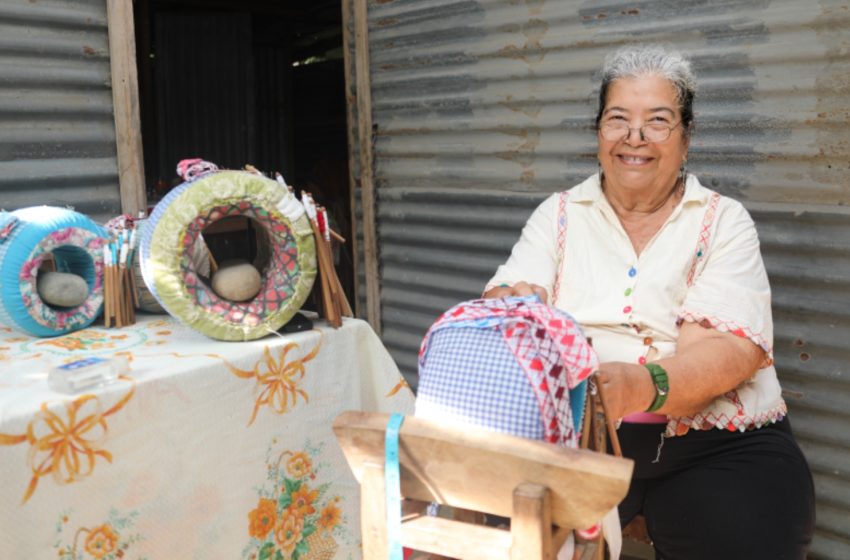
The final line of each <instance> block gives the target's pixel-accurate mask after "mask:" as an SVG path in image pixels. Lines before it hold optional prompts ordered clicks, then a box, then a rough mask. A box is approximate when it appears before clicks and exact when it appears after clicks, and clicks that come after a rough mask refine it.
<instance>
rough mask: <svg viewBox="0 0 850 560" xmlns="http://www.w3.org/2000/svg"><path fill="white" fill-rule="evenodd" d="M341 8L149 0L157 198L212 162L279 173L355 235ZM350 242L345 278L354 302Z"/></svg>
mask: <svg viewBox="0 0 850 560" xmlns="http://www.w3.org/2000/svg"><path fill="white" fill-rule="evenodd" d="M341 9H342V8H341V3H340V2H339V0H330V1H328V0H295V1H293V0H290V1H287V2H279V1H275V0H240V1H237V0H137V1H136V2H135V7H134V10H135V20H136V48H137V55H138V68H139V90H140V105H141V106H140V112H141V119H142V140H143V144H144V157H145V177H146V181H147V185H146V188H147V195H148V201H149V204H150V205H151V206H152V205H153V204H155V203H156V202H157V201H158V200H159V199H161V198H162V196H163V195H164V194H165V193H167V192H168V190H169V189H170V188H172V187H173V186H175V185H176V184H178V183H179V179H178V178H177V174H176V172H175V166H176V164H177V162H178V161H179V160H181V159H184V158H191V157H200V158H203V159H206V160H208V161H212V162H214V163H216V164H217V165H219V167H222V168H229V169H241V168H242V167H243V166H244V165H245V164H251V165H253V166H254V167H256V168H257V169H259V170H261V171H263V172H266V173H274V172H275V171H279V172H281V173H282V174H283V176H284V177H285V178H286V181H287V183H289V184H290V185H293V186H294V187H295V188H296V189H297V190H298V191H299V192H300V190H302V189H304V190H308V191H310V192H311V193H312V194H313V195H314V198H316V199H317V201H318V202H319V203H320V204H323V205H324V206H326V207H327V208H328V212H329V213H330V214H331V220H332V222H333V224H334V226H333V227H334V229H335V230H336V231H338V232H339V233H340V234H341V235H343V236H344V237H345V238H346V239H351V223H350V222H351V207H350V189H349V182H348V149H347V136H346V107H345V99H346V96H345V74H344V65H343V54H342V53H343V43H342V14H341ZM349 247H350V243H347V244H346V245H345V246H343V247H342V248H341V250H340V251H339V254H338V255H337V261H338V267H337V268H338V270H337V273H338V275H339V277H340V280H341V281H342V284H343V286H344V288H345V290H346V293H347V295H348V298H349V301H354V300H353V282H354V278H353V264H352V257H351V252H350V250H349Z"/></svg>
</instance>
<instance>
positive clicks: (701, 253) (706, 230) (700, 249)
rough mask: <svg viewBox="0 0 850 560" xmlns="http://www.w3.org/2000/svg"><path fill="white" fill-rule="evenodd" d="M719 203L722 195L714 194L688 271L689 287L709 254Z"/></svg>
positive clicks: (703, 219) (703, 220) (706, 211)
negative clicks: (712, 228)
mask: <svg viewBox="0 0 850 560" xmlns="http://www.w3.org/2000/svg"><path fill="white" fill-rule="evenodd" d="M719 202H720V195H719V194H717V193H714V194H712V195H711V201H710V202H709V203H708V208H706V210H705V214H704V215H703V218H702V227H701V228H700V232H699V238H698V239H697V247H696V249H695V250H694V260H693V261H692V262H691V268H690V270H689V271H688V280H687V283H688V287H690V286H693V284H694V277H695V276H696V271H697V265H698V264H699V263H700V261H701V260H702V259H703V257H705V255H706V253H707V252H708V244H709V242H710V241H711V224H713V223H714V216H715V214H716V213H717V204H718V203H719Z"/></svg>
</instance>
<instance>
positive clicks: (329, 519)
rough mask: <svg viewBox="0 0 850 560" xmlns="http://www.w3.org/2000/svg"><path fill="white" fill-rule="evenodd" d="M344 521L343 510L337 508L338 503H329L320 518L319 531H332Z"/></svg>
mask: <svg viewBox="0 0 850 560" xmlns="http://www.w3.org/2000/svg"><path fill="white" fill-rule="evenodd" d="M341 519H342V510H341V509H339V508H338V507H336V501H333V502H331V503H329V504H328V505H327V506H325V508H324V509H322V514H321V515H320V516H319V522H318V525H319V529H321V530H322V531H330V530H332V529H333V528H334V527H336V526H337V525H339V522H340V520H341Z"/></svg>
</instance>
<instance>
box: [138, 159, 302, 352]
mask: <svg viewBox="0 0 850 560" xmlns="http://www.w3.org/2000/svg"><path fill="white" fill-rule="evenodd" d="M178 174H180V175H181V177H182V178H183V179H184V182H183V183H182V184H180V185H178V186H177V187H175V188H174V189H173V190H171V191H170V192H169V193H168V194H167V195H166V196H165V198H163V199H162V201H160V202H159V203H158V204H157V205H156V207H155V208H154V210H153V212H152V213H151V215H150V217H149V218H148V220H147V221H146V222H145V224H144V226H143V229H142V231H141V244H140V253H141V262H140V265H141V271H142V276H143V278H144V281H145V284H146V285H147V287H148V290H149V291H150V293H151V294H152V295H153V296H154V297H155V298H156V300H157V302H158V303H159V304H160V305H161V306H162V308H163V309H165V310H166V311H167V312H168V313H169V314H171V315H172V316H174V317H175V318H177V319H179V320H181V321H182V322H184V323H186V324H187V325H189V326H191V327H192V328H194V329H195V330H197V331H199V332H201V333H203V334H205V335H207V336H209V337H210V338H215V339H218V340H253V339H257V338H260V337H263V336H266V335H268V334H270V333H271V332H276V331H277V330H278V329H279V328H280V327H281V326H283V325H284V324H285V323H286V322H287V321H288V320H289V319H291V318H292V316H293V315H294V314H295V313H296V312H297V311H298V310H299V309H300V308H301V306H302V305H303V303H304V301H305V300H306V298H307V296H308V295H309V293H310V290H311V288H312V286H313V282H314V280H315V277H316V273H317V271H316V243H315V240H314V235H313V229H312V225H311V221H310V219H309V218H308V217H307V215H306V213H305V211H304V207H303V206H302V205H301V203H300V202H299V201H298V199H297V198H296V197H295V196H294V194H293V193H292V192H291V191H290V190H289V189H288V188H286V187H285V186H283V185H281V184H280V183H278V182H277V181H275V180H273V179H269V178H268V177H265V176H264V175H262V174H261V173H259V172H256V170H253V169H252V168H251V170H249V171H241V170H240V171H235V170H219V169H218V167H217V166H215V165H214V164H212V163H209V162H206V161H203V160H200V159H192V160H183V161H181V162H180V164H178ZM235 228H241V231H244V232H245V233H246V234H247V235H250V236H252V238H251V242H250V243H249V245H250V246H251V247H252V249H251V251H250V254H248V253H246V254H242V255H238V256H239V258H238V259H227V260H224V259H222V258H221V257H220V256H218V257H217V256H216V255H215V251H214V250H212V248H211V247H210V245H211V243H209V242H210V241H211V239H212V237H214V234H213V233H212V232H214V231H228V230H232V229H235ZM199 255H204V256H205V257H206V258H199ZM205 273H206V274H205Z"/></svg>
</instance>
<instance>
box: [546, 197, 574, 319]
mask: <svg viewBox="0 0 850 560" xmlns="http://www.w3.org/2000/svg"><path fill="white" fill-rule="evenodd" d="M569 197H570V191H563V192H562V193H561V195H560V196H559V197H558V242H557V244H556V245H555V256H556V259H557V264H556V265H555V285H554V286H553V287H552V300H551V301H550V303H551V304H552V305H555V303H556V302H557V301H558V294H560V293H561V266H562V265H563V264H564V250H565V248H566V245H567V199H568V198H569Z"/></svg>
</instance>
